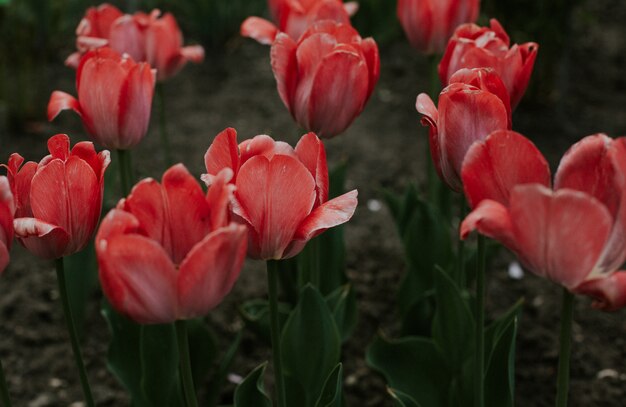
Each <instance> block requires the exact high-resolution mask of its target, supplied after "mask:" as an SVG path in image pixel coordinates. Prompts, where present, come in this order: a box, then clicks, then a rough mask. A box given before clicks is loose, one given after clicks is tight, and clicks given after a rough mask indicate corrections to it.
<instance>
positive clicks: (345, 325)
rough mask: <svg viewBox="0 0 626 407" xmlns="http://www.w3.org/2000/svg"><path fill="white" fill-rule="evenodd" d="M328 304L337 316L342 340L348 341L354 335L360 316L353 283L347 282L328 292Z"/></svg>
mask: <svg viewBox="0 0 626 407" xmlns="http://www.w3.org/2000/svg"><path fill="white" fill-rule="evenodd" d="M326 304H327V305H328V308H329V309H330V311H331V312H332V314H333V317H334V318H335V323H336V324H337V328H338V329H339V335H340V336H341V340H342V342H346V341H347V340H348V339H349V338H350V336H352V332H353V331H354V328H355V327H356V323H357V318H358V310H357V303H356V292H355V291H354V289H353V288H352V285H350V284H346V285H344V286H341V287H338V288H337V289H336V290H335V291H333V292H332V293H330V294H328V295H327V296H326Z"/></svg>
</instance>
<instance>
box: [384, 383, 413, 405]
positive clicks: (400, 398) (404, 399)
mask: <svg viewBox="0 0 626 407" xmlns="http://www.w3.org/2000/svg"><path fill="white" fill-rule="evenodd" d="M387 393H389V395H390V396H391V398H393V402H394V406H395V407H421V406H420V405H419V403H418V402H417V401H415V400H413V397H411V396H409V395H408V394H406V393H403V392H401V391H400V390H396V389H391V388H389V387H387Z"/></svg>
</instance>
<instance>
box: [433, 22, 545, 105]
mask: <svg viewBox="0 0 626 407" xmlns="http://www.w3.org/2000/svg"><path fill="white" fill-rule="evenodd" d="M510 43H511V41H510V39H509V36H508V35H507V33H506V32H505V31H504V28H502V26H501V25H500V23H499V22H498V20H496V19H492V20H491V27H490V28H487V27H479V26H477V25H476V24H464V25H462V26H460V27H458V28H457V29H456V31H455V32H454V35H453V36H452V38H451V39H450V42H448V46H447V48H446V52H445V53H444V55H443V58H442V59H441V62H440V63H439V78H440V79H441V83H442V84H443V86H446V85H447V84H448V83H449V81H450V78H451V77H452V75H454V73H455V72H456V71H458V70H459V69H462V68H492V69H493V70H495V71H496V72H497V73H498V75H500V78H502V82H504V85H505V86H506V88H507V90H508V92H509V95H510V97H511V106H512V107H513V108H515V107H516V106H517V104H518V103H519V101H520V99H521V98H522V96H523V95H524V92H525V91H526V87H527V86H528V81H529V80H530V75H531V74H532V71H533V66H534V65H535V59H536V58H537V50H538V49H539V45H537V44H536V43H534V42H527V43H525V44H521V45H517V44H513V46H510Z"/></svg>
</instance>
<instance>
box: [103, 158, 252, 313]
mask: <svg viewBox="0 0 626 407" xmlns="http://www.w3.org/2000/svg"><path fill="white" fill-rule="evenodd" d="M230 176H232V172H231V171H230V170H225V171H223V172H221V173H220V174H218V175H217V176H216V177H214V179H213V181H214V182H213V183H212V185H211V187H210V188H209V190H208V191H207V193H206V194H205V193H204V192H203V191H202V188H201V187H200V184H199V183H198V182H197V181H196V180H195V178H194V177H193V176H191V174H189V172H188V171H187V169H186V168H185V167H184V166H183V165H182V164H178V165H175V166H173V167H171V168H170V169H169V170H167V171H166V172H165V174H163V179H162V180H161V183H158V182H157V181H155V180H153V179H145V180H143V181H141V182H139V183H138V184H137V185H135V187H134V188H133V190H132V192H131V193H130V195H129V196H128V197H127V198H125V199H122V200H121V201H120V202H119V204H118V205H117V207H116V208H115V209H113V210H111V211H110V212H109V213H108V215H107V216H106V217H105V218H104V220H103V221H102V224H101V225H100V228H99V230H98V234H97V235H96V254H97V257H98V264H99V266H100V281H101V283H102V288H103V291H104V294H105V295H106V296H107V298H108V299H109V301H110V302H111V305H112V306H113V307H114V308H115V309H116V310H117V311H119V312H120V313H122V314H124V315H126V316H128V317H129V318H131V319H133V320H135V321H137V322H139V323H142V324H162V323H171V322H174V321H177V320H184V319H189V318H195V317H202V316H204V315H206V314H207V313H208V312H209V311H210V310H211V309H213V308H214V307H216V306H217V305H218V304H219V303H220V302H221V301H222V299H223V298H224V296H226V295H227V294H228V293H229V292H230V290H231V288H232V287H233V285H234V284H235V282H236V280H237V278H238V276H239V272H240V270H241V267H242V264H243V260H244V258H245V255H246V228H245V227H244V226H242V225H239V224H236V223H233V222H231V221H230V215H229V211H228V206H229V204H230V200H231V196H232V189H233V188H232V185H230V184H228V183H227V180H228V178H229V177H230Z"/></svg>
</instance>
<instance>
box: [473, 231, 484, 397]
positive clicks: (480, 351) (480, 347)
mask: <svg viewBox="0 0 626 407" xmlns="http://www.w3.org/2000/svg"><path fill="white" fill-rule="evenodd" d="M485 243H486V238H485V237H484V236H482V235H478V253H477V256H478V258H477V262H476V266H477V267H476V354H475V358H476V359H475V372H474V377H475V380H476V382H475V384H476V388H475V391H474V407H483V406H484V405H485V383H484V381H485V373H484V372H485Z"/></svg>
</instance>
